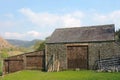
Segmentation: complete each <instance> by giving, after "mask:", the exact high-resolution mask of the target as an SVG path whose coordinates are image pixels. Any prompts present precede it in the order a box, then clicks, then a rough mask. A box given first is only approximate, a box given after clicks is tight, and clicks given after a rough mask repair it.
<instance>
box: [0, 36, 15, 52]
mask: <svg viewBox="0 0 120 80" xmlns="http://www.w3.org/2000/svg"><path fill="white" fill-rule="evenodd" d="M11 47H13V46H12V45H11V44H10V43H9V42H7V41H6V40H5V39H3V38H2V37H0V50H1V49H4V48H11Z"/></svg>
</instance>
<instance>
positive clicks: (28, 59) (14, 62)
mask: <svg viewBox="0 0 120 80" xmlns="http://www.w3.org/2000/svg"><path fill="white" fill-rule="evenodd" d="M3 66H4V67H3V73H4V74H6V73H12V72H16V71H20V70H24V69H29V70H32V69H34V70H44V68H45V53H44V51H35V52H30V53H25V54H21V55H16V56H12V57H8V58H7V59H4V61H3Z"/></svg>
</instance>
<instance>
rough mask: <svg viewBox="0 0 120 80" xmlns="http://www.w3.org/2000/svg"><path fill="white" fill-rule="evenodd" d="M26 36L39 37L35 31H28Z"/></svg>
mask: <svg viewBox="0 0 120 80" xmlns="http://www.w3.org/2000/svg"><path fill="white" fill-rule="evenodd" d="M27 34H28V35H29V36H33V37H40V33H39V32H37V31H28V32H27Z"/></svg>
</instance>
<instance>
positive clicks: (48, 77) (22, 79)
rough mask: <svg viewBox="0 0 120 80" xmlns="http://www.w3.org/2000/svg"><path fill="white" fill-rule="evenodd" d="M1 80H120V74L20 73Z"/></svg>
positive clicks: (73, 72) (86, 72)
mask: <svg viewBox="0 0 120 80" xmlns="http://www.w3.org/2000/svg"><path fill="white" fill-rule="evenodd" d="M0 80H120V73H117V72H116V73H98V72H94V71H62V72H40V71H30V70H28V71H27V70H25V71H20V72H16V73H11V74H7V75H5V76H3V77H1V78H0Z"/></svg>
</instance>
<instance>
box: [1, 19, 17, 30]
mask: <svg viewBox="0 0 120 80" xmlns="http://www.w3.org/2000/svg"><path fill="white" fill-rule="evenodd" d="M15 25H16V23H15V22H13V21H0V27H4V28H5V27H13V26H15Z"/></svg>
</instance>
